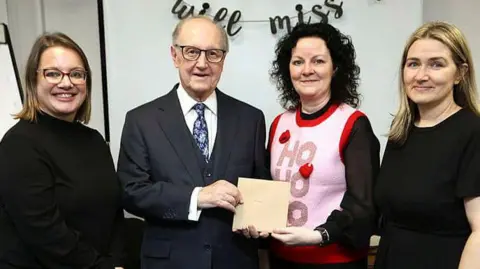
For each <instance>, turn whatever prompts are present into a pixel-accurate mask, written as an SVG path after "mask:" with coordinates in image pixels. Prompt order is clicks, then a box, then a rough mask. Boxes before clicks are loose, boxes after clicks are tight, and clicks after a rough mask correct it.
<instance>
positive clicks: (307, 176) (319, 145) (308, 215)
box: [269, 104, 363, 263]
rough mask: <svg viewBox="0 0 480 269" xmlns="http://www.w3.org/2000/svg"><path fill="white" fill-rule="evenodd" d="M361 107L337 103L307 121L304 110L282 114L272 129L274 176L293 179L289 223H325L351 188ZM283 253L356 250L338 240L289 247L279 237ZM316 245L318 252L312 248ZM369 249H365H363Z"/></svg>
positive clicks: (347, 257)
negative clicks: (351, 146)
mask: <svg viewBox="0 0 480 269" xmlns="http://www.w3.org/2000/svg"><path fill="white" fill-rule="evenodd" d="M360 116H363V114H362V113H361V112H360V111H357V110H356V109H354V108H352V107H350V106H348V105H346V104H342V105H340V106H338V105H332V106H331V107H330V108H329V109H328V110H327V111H326V112H325V114H323V115H322V116H321V117H320V118H318V119H315V120H311V121H306V120H302V119H301V118H300V111H299V110H297V111H294V112H284V113H283V114H281V115H279V116H277V118H276V119H275V120H274V122H273V124H272V132H271V134H270V142H269V143H270V156H271V159H270V166H271V174H272V177H273V179H274V180H281V181H289V182H290V183H291V186H290V194H291V198H290V204H289V209H288V223H287V225H288V226H296V227H306V228H309V229H312V230H313V229H314V228H315V227H317V226H319V225H321V224H323V223H325V221H326V220H327V218H328V216H329V215H330V214H331V213H332V211H333V210H335V209H337V210H342V209H341V207H340V203H341V201H342V199H343V196H344V194H345V191H346V188H347V186H346V180H345V165H344V163H343V160H342V159H343V156H342V152H343V148H344V146H345V144H346V142H347V141H348V136H349V135H350V131H351V129H352V126H353V124H354V122H355V120H356V119H357V118H358V117H360ZM272 250H273V251H274V252H276V253H277V254H279V255H280V256H281V257H282V258H284V259H288V260H292V261H296V262H309V263H334V262H348V261H351V260H356V259H358V255H357V254H356V253H351V251H347V250H342V249H341V247H339V246H338V245H336V244H332V245H329V246H326V247H316V246H310V247H287V246H284V245H282V244H280V242H278V241H276V243H274V246H273V249H272ZM312 251H313V253H312ZM362 255H363V253H362Z"/></svg>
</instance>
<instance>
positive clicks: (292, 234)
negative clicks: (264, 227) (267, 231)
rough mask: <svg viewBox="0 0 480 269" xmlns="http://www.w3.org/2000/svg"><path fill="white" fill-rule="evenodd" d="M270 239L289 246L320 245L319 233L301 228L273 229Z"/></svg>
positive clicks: (320, 236) (320, 237)
mask: <svg viewBox="0 0 480 269" xmlns="http://www.w3.org/2000/svg"><path fill="white" fill-rule="evenodd" d="M272 237H273V238H275V239H277V240H279V241H281V242H283V243H284V244H286V245H290V246H299V245H318V244H320V243H322V235H321V234H320V232H318V231H315V230H310V229H307V228H303V227H287V228H282V229H275V230H273V233H272Z"/></svg>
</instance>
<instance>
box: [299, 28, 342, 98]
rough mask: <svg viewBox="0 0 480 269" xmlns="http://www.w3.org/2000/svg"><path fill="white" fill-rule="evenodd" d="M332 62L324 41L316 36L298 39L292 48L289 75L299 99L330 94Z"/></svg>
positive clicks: (323, 96)
mask: <svg viewBox="0 0 480 269" xmlns="http://www.w3.org/2000/svg"><path fill="white" fill-rule="evenodd" d="M333 73H334V71H333V62H332V58H331V56H330V51H329V50H328V48H327V45H326V43H325V41H324V40H323V39H321V38H318V37H305V38H301V39H299V40H298V42H297V45H296V46H295V48H293V50H292V58H291V60H290V77H291V80H292V83H293V87H294V88H295V90H296V91H297V93H298V94H299V96H300V100H302V101H304V100H316V99H323V98H325V97H329V96H330V84H331V82H332V76H333Z"/></svg>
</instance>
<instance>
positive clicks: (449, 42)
mask: <svg viewBox="0 0 480 269" xmlns="http://www.w3.org/2000/svg"><path fill="white" fill-rule="evenodd" d="M419 39H435V40H437V41H440V42H442V43H443V44H444V45H445V46H447V47H448V48H449V49H450V52H451V54H452V58H453V61H454V63H455V65H456V66H457V69H458V70H459V71H460V70H461V67H462V65H464V64H466V65H467V66H468V69H467V70H466V72H465V73H464V74H463V76H462V79H461V81H460V82H459V84H457V85H454V88H453V91H454V92H453V97H454V100H455V103H456V104H457V105H459V106H461V107H463V108H467V109H469V110H471V111H472V112H474V113H475V114H477V115H480V107H479V105H478V94H477V86H476V82H475V69H474V66H473V60H472V55H471V52H470V48H469V46H468V44H467V40H466V38H465V36H464V34H463V33H462V32H461V31H460V30H459V29H458V28H457V27H456V26H454V25H452V24H449V23H446V22H428V23H425V24H424V25H422V26H420V27H419V28H418V29H417V30H416V31H415V32H414V33H413V34H412V35H411V36H410V38H409V39H408V40H407V43H406V45H405V48H404V50H403V55H402V61H401V65H400V74H401V75H400V79H399V93H400V105H399V108H398V111H397V113H396V115H395V117H394V119H393V122H392V126H391V129H390V132H389V134H388V140H390V141H393V142H396V143H399V144H403V143H405V141H406V140H407V138H408V133H409V131H410V128H411V127H412V124H413V122H414V121H415V119H416V118H417V116H418V115H417V114H418V111H417V105H416V104H415V103H414V102H412V101H411V100H410V99H409V98H408V96H407V93H406V91H405V85H404V81H403V79H404V78H403V68H404V66H405V63H406V60H407V55H408V51H409V49H410V47H411V46H412V45H413V43H414V42H415V41H417V40H419Z"/></svg>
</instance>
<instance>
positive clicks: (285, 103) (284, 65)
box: [270, 23, 360, 110]
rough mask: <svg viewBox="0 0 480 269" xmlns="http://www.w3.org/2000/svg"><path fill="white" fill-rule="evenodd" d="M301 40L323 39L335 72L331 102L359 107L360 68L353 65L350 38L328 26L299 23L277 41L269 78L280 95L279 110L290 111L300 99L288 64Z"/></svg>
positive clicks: (353, 56)
mask: <svg viewBox="0 0 480 269" xmlns="http://www.w3.org/2000/svg"><path fill="white" fill-rule="evenodd" d="M304 37H319V38H321V39H323V40H324V41H325V43H326V45H327V48H328V50H329V52H330V55H331V57H332V62H333V67H334V69H335V70H336V71H335V73H334V76H333V78H332V82H331V85H330V89H331V97H330V98H331V102H332V103H346V104H349V105H351V106H352V107H355V108H356V107H358V105H359V103H360V94H359V93H358V92H357V87H358V84H359V81H360V67H359V66H358V65H357V64H356V62H355V58H356V53H355V48H354V46H353V44H352V40H351V38H350V37H349V36H346V35H344V34H342V33H341V32H340V31H339V30H338V29H337V28H335V27H333V26H332V25H330V24H328V23H312V24H305V23H303V24H298V25H296V26H295V27H294V28H293V29H292V31H291V32H290V33H288V34H286V35H285V36H283V37H282V38H281V39H280V40H279V41H278V43H277V45H276V48H275V54H276V59H275V60H274V61H273V66H272V69H271V70H270V77H271V79H272V81H273V82H274V83H275V84H276V87H277V90H278V91H279V92H280V104H281V105H282V107H283V108H285V109H287V110H292V109H296V108H298V107H299V105H300V97H299V95H298V93H297V92H296V91H295V89H294V87H293V84H292V80H291V78H290V69H289V65H290V60H291V57H292V50H293V49H294V48H295V46H296V45H297V42H298V40H299V39H301V38H304Z"/></svg>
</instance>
